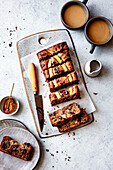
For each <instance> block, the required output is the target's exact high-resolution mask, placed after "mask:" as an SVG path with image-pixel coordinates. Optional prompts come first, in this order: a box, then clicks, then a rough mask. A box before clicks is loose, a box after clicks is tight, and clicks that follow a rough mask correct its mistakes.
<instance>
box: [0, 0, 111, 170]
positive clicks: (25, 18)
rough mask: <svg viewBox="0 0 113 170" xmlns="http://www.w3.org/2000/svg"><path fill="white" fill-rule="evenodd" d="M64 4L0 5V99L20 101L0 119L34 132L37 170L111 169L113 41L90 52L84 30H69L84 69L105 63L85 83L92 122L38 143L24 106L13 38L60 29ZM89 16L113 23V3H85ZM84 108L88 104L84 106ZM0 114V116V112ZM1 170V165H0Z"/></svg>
mask: <svg viewBox="0 0 113 170" xmlns="http://www.w3.org/2000/svg"><path fill="white" fill-rule="evenodd" d="M65 2H66V1H65V0H60V1H58V0H56V1H52V0H48V1H41V0H38V1H37V0H32V1H30V0H24V1H23V0H16V1H15V0H8V1H7V0H1V1H0V99H1V98H2V97H3V96H7V95H9V94H10V90H11V86H12V83H13V82H14V83H15V87H14V91H13V95H14V96H16V97H17V98H18V100H19V101H20V106H21V107H20V110H19V112H18V113H17V114H15V115H14V116H12V117H6V116H4V115H2V114H0V119H6V118H13V119H17V120H20V121H22V122H23V123H24V124H25V125H26V126H27V127H28V128H29V130H30V131H31V132H33V133H34V134H35V135H36V136H37V138H38V140H39V142H40V146H41V157H40V161H39V162H38V164H37V166H36V168H35V170H51V169H55V170H61V169H65V170H75V169H77V170H112V169H113V161H112V157H113V123H112V119H113V104H112V103H113V102H112V98H113V81H112V79H113V39H112V40H111V41H110V42H109V43H108V44H107V45H105V46H103V47H97V48H96V49H95V52H94V54H90V53H89V49H90V44H89V43H88V42H87V41H86V39H85V37H84V30H83V29H81V30H77V31H70V33H71V35H72V37H73V40H74V44H75V47H76V50H77V53H78V56H79V59H80V62H81V66H82V68H83V67H84V64H85V63H86V62H87V61H88V60H90V59H95V58H97V59H99V60H100V61H101V62H102V64H103V69H102V72H101V74H100V75H99V76H98V77H96V78H89V77H87V76H86V75H85V74H84V76H85V81H86V84H87V87H88V90H89V93H90V95H91V97H92V99H93V101H94V103H95V106H96V108H97V111H96V112H95V113H94V116H95V121H94V122H93V123H92V124H90V125H89V126H87V127H84V128H81V129H78V130H76V131H75V134H73V132H70V133H67V134H65V135H62V136H59V137H53V138H49V139H43V140H42V139H39V137H38V135H37V133H36V129H35V125H34V122H33V118H32V115H31V112H30V109H29V106H28V102H27V98H26V94H25V90H24V85H23V81H22V76H21V71H20V67H19V61H18V56H17V51H16V42H17V40H19V39H21V38H23V37H25V36H28V35H30V34H33V33H37V32H40V31H45V30H51V29H58V28H64V26H63V25H62V23H61V21H60V10H61V7H62V5H63V4H64V3H65ZM87 6H88V7H89V10H90V17H93V16H105V17H107V18H108V19H110V20H111V22H112V23H113V10H112V6H113V1H110V0H109V1H106V0H103V1H101V0H95V1H93V0H89V2H88V3H87ZM86 107H87V106H86ZM0 113H1V112H0ZM0 167H2V166H1V165H0Z"/></svg>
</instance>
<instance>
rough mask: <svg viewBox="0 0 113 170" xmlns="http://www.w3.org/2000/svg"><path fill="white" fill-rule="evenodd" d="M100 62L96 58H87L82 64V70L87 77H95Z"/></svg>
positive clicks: (98, 71)
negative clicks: (83, 64)
mask: <svg viewBox="0 0 113 170" xmlns="http://www.w3.org/2000/svg"><path fill="white" fill-rule="evenodd" d="M101 69H102V64H101V62H100V61H99V60H97V59H92V60H89V61H88V62H87V63H86V64H85V66H84V72H85V74H86V75H87V76H89V77H96V76H98V75H99V74H100V72H101Z"/></svg>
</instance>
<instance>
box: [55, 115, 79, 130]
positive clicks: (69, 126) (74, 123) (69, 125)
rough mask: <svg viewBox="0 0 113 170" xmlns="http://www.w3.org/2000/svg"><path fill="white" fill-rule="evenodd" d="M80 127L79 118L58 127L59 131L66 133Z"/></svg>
mask: <svg viewBox="0 0 113 170" xmlns="http://www.w3.org/2000/svg"><path fill="white" fill-rule="evenodd" d="M79 125H80V119H79V118H78V117H77V118H75V119H73V120H70V121H68V122H67V123H65V124H64V125H62V126H60V127H58V130H59V131H60V132H66V131H68V130H71V129H73V128H75V127H77V126H79Z"/></svg>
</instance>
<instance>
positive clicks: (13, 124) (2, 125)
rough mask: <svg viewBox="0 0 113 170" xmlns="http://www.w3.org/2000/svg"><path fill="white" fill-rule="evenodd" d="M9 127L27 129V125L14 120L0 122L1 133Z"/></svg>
mask: <svg viewBox="0 0 113 170" xmlns="http://www.w3.org/2000/svg"><path fill="white" fill-rule="evenodd" d="M7 127H22V128H24V129H26V127H25V125H24V124H23V123H21V122H20V121H17V120H14V119H3V120H0V131H1V130H3V129H4V128H7Z"/></svg>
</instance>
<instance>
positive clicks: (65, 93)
mask: <svg viewBox="0 0 113 170" xmlns="http://www.w3.org/2000/svg"><path fill="white" fill-rule="evenodd" d="M79 98H80V92H79V88H78V86H77V85H74V86H73V87H70V88H69V89H65V90H60V91H58V92H55V93H51V94H50V95H49V99H50V102H51V105H52V106H53V105H56V104H58V103H62V102H64V101H67V100H72V99H73V100H74V99H79Z"/></svg>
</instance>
